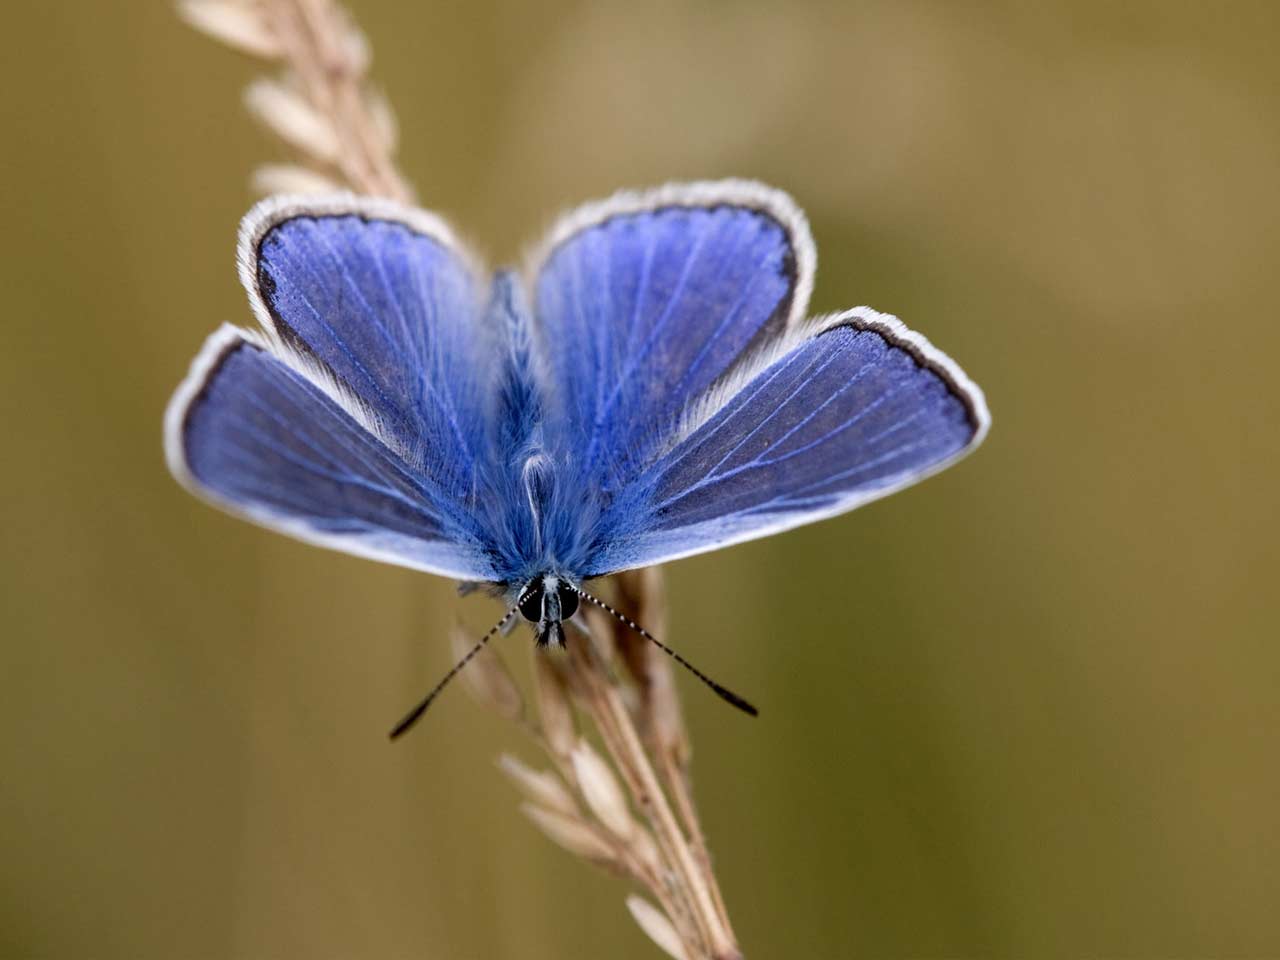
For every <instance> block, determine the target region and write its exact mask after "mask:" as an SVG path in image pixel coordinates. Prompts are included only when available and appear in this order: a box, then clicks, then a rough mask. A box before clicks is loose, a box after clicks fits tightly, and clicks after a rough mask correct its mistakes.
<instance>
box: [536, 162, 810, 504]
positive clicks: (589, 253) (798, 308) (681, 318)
mask: <svg viewBox="0 0 1280 960" xmlns="http://www.w3.org/2000/svg"><path fill="white" fill-rule="evenodd" d="M813 261H814V257H813V245H812V242H811V241H810V239H809V230H808V226H807V225H806V223H805V220H804V217H803V215H802V214H801V213H800V211H799V210H798V209H797V208H796V207H795V205H794V204H793V203H792V202H791V201H790V199H789V198H787V197H786V196H785V195H784V194H781V193H779V192H777V191H775V190H770V189H769V188H767V187H764V186H761V185H759V184H754V183H747V182H743V181H724V182H720V183H701V184H688V185H675V186H669V187H664V188H661V189H659V190H655V191H651V192H649V193H642V194H620V195H618V196H616V197H614V198H612V199H610V200H607V201H605V202H603V203H597V204H593V205H590V206H587V207H584V208H583V209H581V210H579V211H577V212H575V213H573V214H571V215H569V216H568V217H566V218H565V219H564V220H562V221H561V223H560V224H559V225H557V227H555V228H554V229H553V230H552V232H551V236H550V239H549V240H548V241H547V243H546V244H544V246H543V248H542V251H541V253H540V255H539V256H538V257H537V258H536V259H535V263H534V266H533V269H532V271H531V273H532V288H533V291H534V312H535V317H536V321H537V322H536V333H537V336H538V339H539V346H540V350H541V353H542V356H543V357H544V358H545V369H546V377H545V379H546V384H547V386H546V392H547V394H548V398H547V399H548V421H549V423H551V424H553V425H560V426H562V427H563V428H564V430H565V432H566V434H567V437H568V442H567V443H566V444H565V445H566V446H571V447H572V448H573V449H574V450H575V451H576V453H577V454H578V455H580V457H581V463H580V468H581V478H580V479H581V480H582V481H583V482H584V483H589V484H590V485H591V486H592V487H593V488H596V489H599V490H602V491H604V492H605V493H606V495H608V494H612V493H615V492H617V491H620V490H622V489H625V488H626V486H627V485H628V484H629V483H630V482H631V480H632V479H633V478H634V477H635V476H636V475H637V474H638V472H639V471H640V470H641V469H642V468H643V466H644V465H645V464H646V463H647V462H648V461H649V459H650V458H651V457H652V455H653V453H654V451H655V450H658V449H661V447H662V445H663V444H664V443H665V442H666V440H667V438H668V437H669V436H670V435H671V433H672V431H673V430H675V429H676V427H677V425H678V423H679V422H680V420H681V418H682V417H683V415H684V411H685V409H686V407H688V405H689V404H690V403H691V402H692V401H693V400H694V399H695V398H697V397H698V396H700V395H701V394H702V393H704V392H705V391H706V390H707V388H708V387H710V386H711V385H712V384H713V383H715V382H716V381H717V380H718V379H719V378H721V377H722V376H723V375H724V374H725V372H726V371H727V370H728V369H729V368H730V367H731V366H732V365H733V364H734V363H735V362H736V361H737V360H738V359H739V357H740V356H741V355H742V354H743V352H744V351H746V350H748V349H749V348H751V347H753V346H755V345H757V344H760V343H762V342H764V341H765V340H767V339H768V338H770V337H774V336H777V335H779V334H780V333H782V332H783V331H784V330H785V329H787V328H788V327H790V326H792V325H794V324H795V323H796V322H797V321H798V320H799V319H801V318H802V317H803V316H804V312H805V308H806V306H807V301H808V296H809V290H810V288H811V286H812V282H813Z"/></svg>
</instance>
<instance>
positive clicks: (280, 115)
mask: <svg viewBox="0 0 1280 960" xmlns="http://www.w3.org/2000/svg"><path fill="white" fill-rule="evenodd" d="M178 9H179V12H180V14H181V16H182V17H183V18H184V19H185V20H186V21H187V22H188V23H189V24H191V25H192V26H193V27H195V28H196V29H198V30H200V31H202V32H204V33H206V34H208V35H209V36H212V37H214V38H216V39H218V40H220V41H222V42H224V43H226V44H227V45H229V46H232V47H235V48H237V49H239V50H241V51H243V52H245V53H248V54H251V55H253V56H256V57H260V58H262V59H265V60H268V61H272V62H274V63H276V64H278V65H279V67H280V70H279V75H278V76H276V77H274V78H261V79H258V80H255V81H254V82H253V83H251V84H250V85H249V87H248V89H247V90H246V93H245V102H246V105H247V107H248V109H249V111H250V112H251V113H252V114H253V115H254V117H255V118H256V119H257V120H258V121H259V122H261V123H262V124H263V125H264V126H265V127H266V128H267V129H268V130H270V131H271V132H273V133H274V134H275V135H276V136H278V137H279V138H280V140H281V141H283V142H284V144H285V145H287V146H288V147H289V148H290V149H291V150H292V151H293V153H294V159H293V162H291V163H288V164H268V165H264V166H261V167H259V168H258V169H257V170H255V171H254V175H253V184H254V187H255V189H257V190H258V191H259V192H261V193H264V194H265V193H277V192H289V193H308V192H324V191H332V190H342V189H346V190H352V191H354V192H357V193H363V194H369V195H376V196H383V197H390V198H392V199H395V200H399V201H402V202H406V203H409V202H412V201H413V199H414V193H413V190H412V188H411V187H410V186H409V184H408V182H407V181H406V180H405V179H404V177H403V176H401V174H400V172H399V171H398V170H397V168H396V165H395V159H394V157H395V147H396V124H395V116H394V114H393V112H392V110H391V108H390V105H389V104H388V102H387V100H386V99H385V97H383V96H382V95H381V94H380V93H379V92H378V91H376V90H375V89H374V88H373V87H372V86H371V85H370V83H369V79H368V71H369V64H370V53H369V46H368V43H367V42H366V40H365V38H364V35H363V34H362V33H361V32H360V31H359V29H358V28H357V27H356V25H355V23H354V21H353V20H352V19H351V17H350V16H349V15H348V14H347V12H346V11H345V10H344V9H342V8H341V7H340V6H339V5H338V4H336V3H333V2H331V0H182V2H180V3H179V6H178ZM613 594H614V596H613V605H614V606H616V607H617V608H618V610H619V611H620V612H621V613H622V614H624V615H625V616H627V617H630V618H631V619H632V620H634V621H635V622H637V623H641V624H644V625H645V626H646V627H647V628H648V629H650V630H652V631H654V632H656V633H657V634H658V635H659V636H664V635H665V630H664V611H665V599H664V595H663V586H662V577H661V574H660V573H659V572H658V571H657V570H656V569H651V570H642V571H637V572H633V573H626V574H622V575H619V576H617V577H615V578H614V579H613ZM577 622H578V623H581V624H582V625H583V629H574V628H572V627H571V628H570V629H569V631H568V632H567V641H568V651H567V652H566V653H560V652H557V651H546V652H544V651H535V654H534V677H535V693H534V699H535V701H536V703H537V706H538V715H537V718H536V719H534V718H531V717H529V716H528V714H527V713H526V711H525V709H524V697H523V696H522V694H521V692H520V689H519V687H518V685H517V684H516V683H515V681H514V680H513V679H512V677H511V675H510V673H509V672H508V671H507V669H506V667H505V666H504V665H503V663H502V661H501V660H500V659H499V657H498V656H497V654H496V653H494V652H493V650H492V649H489V648H485V649H483V650H481V651H480V653H479V654H478V655H477V656H476V657H475V659H474V661H473V663H472V664H471V666H470V668H469V669H468V670H466V671H464V672H463V673H462V677H463V678H464V680H465V682H466V683H467V685H468V686H469V687H470V689H471V691H472V693H473V694H474V695H475V696H476V697H477V698H478V699H479V700H480V701H481V702H483V703H485V704H486V705H488V706H490V707H492V708H493V709H494V710H496V711H497V712H498V713H500V714H501V715H502V716H503V717H505V718H507V719H508V720H510V721H512V722H513V723H515V724H517V725H518V726H519V727H520V728H521V729H522V730H523V731H524V732H525V733H526V734H527V735H528V736H529V738H530V739H531V740H532V742H533V743H534V744H535V745H536V747H537V749H539V750H540V751H541V752H542V753H543V755H544V762H545V768H544V769H541V770H537V769H533V768H531V767H529V766H527V765H526V764H524V763H522V762H521V761H519V760H517V759H516V758H514V757H513V756H508V755H504V756H502V757H501V758H499V761H498V766H499V768H500V769H501V770H502V772H503V773H505V774H506V775H507V776H508V777H509V778H510V779H511V780H512V782H513V783H514V784H515V785H516V787H517V788H518V789H519V790H520V792H521V793H522V794H523V796H524V802H523V804H522V806H521V809H522V810H523V812H524V813H525V814H526V815H527V816H528V817H529V819H531V820H532V821H533V822H534V824H536V825H537V827H538V828H539V829H540V830H542V832H543V833H545V834H546V835H547V836H548V837H550V838H551V839H552V840H553V841H555V842H556V843H557V844H559V845H560V846H562V847H564V848H565V849H566V850H568V851H569V852H570V853H572V854H574V855H575V856H577V857H579V858H581V859H583V860H587V861H589V862H591V863H594V864H597V865H599V866H601V867H604V868H606V869H609V870H612V871H614V872H616V873H619V874H621V875H623V876H626V877H628V878H629V879H630V880H632V881H633V882H634V883H635V884H636V885H637V886H639V887H640V888H641V889H643V890H644V891H646V892H647V893H648V895H649V897H650V898H651V899H645V898H643V897H641V896H638V895H632V896H629V897H628V898H627V900H626V906H627V909H628V910H629V911H630V913H631V916H632V917H633V918H634V919H635V921H636V923H637V924H638V925H639V926H640V928H641V929H642V930H644V932H645V933H646V934H647V935H648V936H649V937H650V939H652V940H653V942H654V943H656V944H657V945H658V946H659V947H660V948H662V949H663V950H664V951H666V952H667V953H668V954H670V955H671V956H673V957H677V958H682V960H731V958H736V957H741V955H742V954H741V951H740V950H739V949H738V945H737V939H736V938H735V936H734V933H733V928H732V926H731V925H730V923H729V916H728V913H727V912H726V910H725V905H724V899H723V897H722V896H721V894H720V888H719V885H718V884H717V883H716V878H715V874H714V872H713V870H712V863H711V857H710V854H709V853H708V851H707V845H706V840H705V837H704V834H703V832H702V827H701V825H700V823H699V821H698V814H697V808H696V806H695V805H694V801H693V792H692V788H691V784H690V779H689V759H690V748H689V740H688V736H687V734H686V731H685V727H684V723H683V720H682V718H681V712H680V704H679V700H678V698H677V695H676V688H675V684H674V678H673V677H672V672H671V666H670V662H669V661H668V660H667V658H666V656H665V655H664V654H663V653H662V651H661V650H659V649H658V648H657V647H655V646H654V645H652V644H650V643H648V642H647V641H646V640H644V639H643V638H641V637H639V636H638V635H636V634H635V633H634V632H632V631H631V630H629V629H627V628H626V627H625V626H624V625H623V624H621V623H620V622H618V621H617V620H615V619H612V618H611V617H609V616H608V615H607V614H606V613H604V612H603V611H602V610H600V609H597V608H594V607H590V608H588V607H586V606H585V605H584V608H583V610H582V613H581V614H580V617H579V619H578V621H577ZM454 644H455V646H457V647H458V648H459V651H460V653H462V652H465V650H466V648H468V647H469V646H470V644H469V643H468V642H467V638H466V637H465V636H464V635H462V634H461V633H455V637H454ZM593 742H594V743H598V744H599V746H600V749H597V747H596V746H593ZM601 751H603V752H601Z"/></svg>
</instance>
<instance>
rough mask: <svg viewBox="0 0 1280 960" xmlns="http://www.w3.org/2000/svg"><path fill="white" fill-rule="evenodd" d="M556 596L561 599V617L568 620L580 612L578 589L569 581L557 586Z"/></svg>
mask: <svg viewBox="0 0 1280 960" xmlns="http://www.w3.org/2000/svg"><path fill="white" fill-rule="evenodd" d="M556 597H557V599H559V601H560V619H561V620H568V619H569V618H570V617H572V616H573V615H574V614H575V613H577V612H578V591H576V590H574V589H573V587H571V586H569V585H568V584H567V583H564V582H561V583H560V584H558V585H557V586H556Z"/></svg>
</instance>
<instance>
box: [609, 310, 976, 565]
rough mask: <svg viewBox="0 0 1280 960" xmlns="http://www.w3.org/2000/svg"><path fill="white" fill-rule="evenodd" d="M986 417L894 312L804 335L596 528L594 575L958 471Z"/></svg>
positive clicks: (683, 438)
mask: <svg viewBox="0 0 1280 960" xmlns="http://www.w3.org/2000/svg"><path fill="white" fill-rule="evenodd" d="M989 422H990V419H989V415H988V413H987V408H986V404H985V401H984V400H983V396H982V392H981V391H980V390H979V389H978V388H977V386H975V385H974V384H973V383H972V382H971V381H970V380H969V378H968V377H966V376H965V374H964V372H963V371H962V370H960V368H959V367H958V366H956V365H955V364H954V363H953V362H952V361H951V360H950V359H949V358H947V357H946V356H945V355H944V354H942V353H941V352H940V351H938V350H936V349H935V348H933V347H932V346H931V345H930V344H929V342H928V341H927V340H925V339H924V338H923V337H921V336H919V335H918V334H914V333H912V332H911V331H909V330H907V329H906V328H905V327H904V326H903V325H902V324H901V323H899V322H898V321H897V320H896V319H894V318H893V317H889V316H887V315H884V314H878V313H876V312H875V311H873V310H869V309H866V308H859V309H857V310H851V311H849V312H847V313H844V314H841V315H839V316H836V317H833V318H830V319H828V320H826V321H821V322H818V323H815V324H814V325H813V326H812V327H811V328H810V329H808V330H805V329H804V328H800V329H797V330H796V331H794V332H793V333H792V334H790V335H788V336H786V337H783V338H781V339H780V340H779V342H777V343H775V344H772V345H771V346H768V347H766V348H764V350H763V351H762V353H761V355H759V356H757V357H755V358H752V359H749V360H747V361H744V363H743V364H742V366H741V367H740V368H739V369H737V370H735V371H733V373H732V374H731V375H730V376H729V377H728V378H727V380H726V382H724V383H722V384H720V385H719V386H718V387H717V388H715V389H713V390H712V391H711V392H709V393H708V395H707V396H705V397H703V398H702V399H701V400H700V401H699V402H698V403H697V404H696V405H695V406H694V407H693V408H692V409H691V411H690V413H689V416H688V420H687V422H686V423H685V424H684V425H683V426H682V428H681V429H680V430H678V431H677V432H676V433H675V434H674V435H673V436H672V437H671V438H670V444H669V449H668V450H667V451H665V452H664V453H663V454H661V455H660V456H658V457H656V458H654V460H653V461H652V462H651V463H650V464H649V465H648V467H647V468H646V469H645V470H644V471H643V472H642V473H641V474H640V475H639V476H637V477H636V478H635V479H634V480H633V482H632V485H631V486H630V488H629V489H628V490H627V491H626V492H625V493H623V494H622V495H620V496H618V497H616V498H614V499H613V501H612V502H611V503H610V505H609V507H608V508H607V509H606V511H605V514H604V515H603V517H602V518H601V520H600V522H599V527H598V529H599V539H598V542H597V545H596V548H595V550H594V551H593V563H592V568H591V569H590V570H588V571H585V572H586V574H587V575H598V574H604V573H609V572H613V571H616V570H622V569H627V568H631V567H638V566H645V565H648V564H652V563H661V562H664V561H667V560H674V559H676V558H678V557H683V556H688V555H690V554H694V553H701V552H703V551H706V550H714V549H717V548H719V547H724V546H728V545H729V544H732V543H738V542H740V541H743V540H750V539H754V538H756V537H762V536H767V535H768V534H771V533H777V532H779V531H782V530H786V529H789V528H791V527H795V526H799V525H801V524H805V523H811V522H813V521H815V520H821V519H824V518H826V517H830V516H834V515H836V514H838V513H843V512H845V511H847V510H852V509H854V508H855V507H858V506H861V505H862V504H864V503H867V502H868V501H871V500H875V499H877V498H879V497H883V496H886V495H888V494H890V493H893V492H894V491H896V490H900V489H902V488H903V487H906V486H909V485H910V484H912V483H915V482H917V481H919V480H921V479H923V478H925V477H927V476H929V475H930V474H933V473H935V472H937V471H938V470H941V469H943V468H945V467H946V466H948V465H950V464H951V463H953V462H955V460H957V459H958V458H959V457H961V456H963V455H964V454H965V453H967V452H968V451H970V450H972V449H973V448H974V447H975V446H977V445H978V443H980V442H981V440H982V438H983V436H984V435H985V433H986V430H987V427H988V424H989Z"/></svg>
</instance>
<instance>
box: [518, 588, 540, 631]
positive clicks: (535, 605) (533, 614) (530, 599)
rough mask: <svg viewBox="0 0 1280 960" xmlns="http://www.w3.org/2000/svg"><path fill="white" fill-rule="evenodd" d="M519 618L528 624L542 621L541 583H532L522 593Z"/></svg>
mask: <svg viewBox="0 0 1280 960" xmlns="http://www.w3.org/2000/svg"><path fill="white" fill-rule="evenodd" d="M520 616H522V617H524V618H525V619H526V620H528V621H529V622H530V623H537V622H538V621H539V620H541V619H542V581H541V580H539V581H538V582H536V583H534V584H533V585H532V586H530V587H529V588H528V589H527V590H525V592H524V596H523V597H521V599H520Z"/></svg>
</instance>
